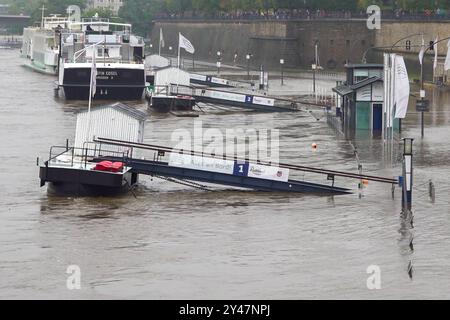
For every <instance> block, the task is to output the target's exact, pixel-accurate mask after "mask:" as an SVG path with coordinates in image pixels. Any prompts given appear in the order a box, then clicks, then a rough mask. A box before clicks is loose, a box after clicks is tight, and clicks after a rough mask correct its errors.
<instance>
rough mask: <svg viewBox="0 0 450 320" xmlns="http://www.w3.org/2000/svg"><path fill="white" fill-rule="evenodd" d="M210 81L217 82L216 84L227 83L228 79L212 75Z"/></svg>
mask: <svg viewBox="0 0 450 320" xmlns="http://www.w3.org/2000/svg"><path fill="white" fill-rule="evenodd" d="M211 82H212V83H217V84H223V85H228V80H226V79H221V78H216V77H212V78H211Z"/></svg>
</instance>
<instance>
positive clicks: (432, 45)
mask: <svg viewBox="0 0 450 320" xmlns="http://www.w3.org/2000/svg"><path fill="white" fill-rule="evenodd" d="M433 50H434V41H430V51H433Z"/></svg>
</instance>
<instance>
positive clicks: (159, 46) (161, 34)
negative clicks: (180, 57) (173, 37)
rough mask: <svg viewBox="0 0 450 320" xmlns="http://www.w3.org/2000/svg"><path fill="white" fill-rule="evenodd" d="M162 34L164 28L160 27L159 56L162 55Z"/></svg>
mask: <svg viewBox="0 0 450 320" xmlns="http://www.w3.org/2000/svg"><path fill="white" fill-rule="evenodd" d="M161 35H162V29H161V28H159V56H161V43H162V41H161Z"/></svg>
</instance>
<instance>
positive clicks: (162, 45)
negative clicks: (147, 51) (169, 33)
mask: <svg viewBox="0 0 450 320" xmlns="http://www.w3.org/2000/svg"><path fill="white" fill-rule="evenodd" d="M159 44H160V45H161V47H162V48H164V46H165V43H164V37H163V33H162V28H159Z"/></svg>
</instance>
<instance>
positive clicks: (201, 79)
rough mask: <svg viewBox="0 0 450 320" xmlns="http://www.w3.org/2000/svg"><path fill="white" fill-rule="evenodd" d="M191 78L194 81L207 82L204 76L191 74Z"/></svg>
mask: <svg viewBox="0 0 450 320" xmlns="http://www.w3.org/2000/svg"><path fill="white" fill-rule="evenodd" d="M190 77H191V79H192V80H198V81H206V76H204V75H202V74H196V73H191V74H190Z"/></svg>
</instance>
